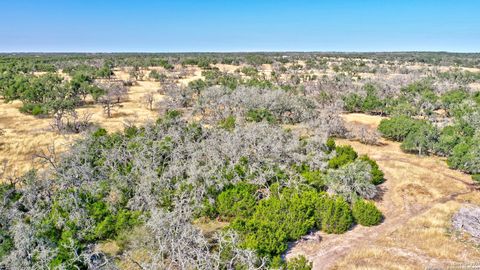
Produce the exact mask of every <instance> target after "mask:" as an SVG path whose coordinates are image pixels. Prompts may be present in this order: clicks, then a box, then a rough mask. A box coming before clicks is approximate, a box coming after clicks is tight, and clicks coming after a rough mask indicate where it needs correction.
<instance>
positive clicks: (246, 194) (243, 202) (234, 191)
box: [216, 183, 257, 219]
mask: <svg viewBox="0 0 480 270" xmlns="http://www.w3.org/2000/svg"><path fill="white" fill-rule="evenodd" d="M256 190H257V188H256V187H255V186H253V185H249V184H243V183H240V184H237V185H235V186H232V187H230V188H227V189H226V190H225V191H223V192H222V193H220V195H218V197H217V200H216V209H217V211H218V213H219V214H220V216H222V217H223V218H226V219H230V218H233V217H237V218H246V217H249V216H251V214H252V213H253V211H254V209H255V205H256V203H257V200H256V198H255V192H256Z"/></svg>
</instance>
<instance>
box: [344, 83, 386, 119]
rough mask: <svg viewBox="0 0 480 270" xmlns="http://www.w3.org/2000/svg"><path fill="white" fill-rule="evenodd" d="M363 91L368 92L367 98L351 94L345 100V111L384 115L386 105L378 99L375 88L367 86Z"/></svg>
mask: <svg viewBox="0 0 480 270" xmlns="http://www.w3.org/2000/svg"><path fill="white" fill-rule="evenodd" d="M363 89H364V90H365V91H366V92H367V94H366V96H365V97H362V96H360V95H358V94H356V93H351V94H349V95H346V96H345V97H344V98H343V101H344V103H345V109H346V110H347V111H349V112H366V113H383V111H384V110H385V104H384V102H383V101H382V100H381V99H380V98H379V97H378V95H377V90H376V88H375V86H374V85H372V84H365V85H364V86H363Z"/></svg>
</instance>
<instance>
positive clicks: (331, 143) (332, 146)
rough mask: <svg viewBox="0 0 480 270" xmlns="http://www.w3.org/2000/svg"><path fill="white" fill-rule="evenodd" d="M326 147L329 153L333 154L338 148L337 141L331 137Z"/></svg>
mask: <svg viewBox="0 0 480 270" xmlns="http://www.w3.org/2000/svg"><path fill="white" fill-rule="evenodd" d="M325 146H326V147H327V153H331V152H332V151H333V150H335V148H336V145H335V140H334V139H333V138H331V137H330V138H328V139H327V142H326V143H325Z"/></svg>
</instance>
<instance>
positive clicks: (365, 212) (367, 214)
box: [352, 199, 383, 226]
mask: <svg viewBox="0 0 480 270" xmlns="http://www.w3.org/2000/svg"><path fill="white" fill-rule="evenodd" d="M352 214H353V217H354V218H355V222H357V223H358V224H361V225H363V226H375V225H378V224H380V222H382V219H383V215H382V213H381V212H380V210H378V209H377V207H376V206H375V204H374V203H373V202H369V201H365V200H362V199H360V200H357V201H356V202H355V203H354V204H353V207H352Z"/></svg>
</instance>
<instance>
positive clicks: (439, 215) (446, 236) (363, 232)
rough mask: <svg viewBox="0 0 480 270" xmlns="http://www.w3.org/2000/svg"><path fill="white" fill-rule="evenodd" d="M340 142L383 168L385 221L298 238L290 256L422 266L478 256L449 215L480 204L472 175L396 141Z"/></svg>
mask: <svg viewBox="0 0 480 270" xmlns="http://www.w3.org/2000/svg"><path fill="white" fill-rule="evenodd" d="M344 118H345V119H346V121H347V122H358V123H362V124H365V125H369V126H371V127H376V126H377V125H378V123H379V122H380V120H381V117H378V116H370V115H362V114H351V115H345V116H344ZM338 143H340V144H348V145H351V146H353V147H354V149H355V150H356V151H357V152H358V153H360V154H368V155H369V156H370V157H371V158H373V159H375V160H376V161H377V162H378V164H379V166H380V168H381V169H382V171H384V172H385V178H386V179H387V181H386V182H385V183H384V184H382V185H381V190H382V196H381V198H379V199H378V200H377V206H378V207H379V208H380V209H381V210H382V212H383V214H384V215H385V221H384V222H383V223H382V224H380V225H378V226H377V227H370V228H368V227H362V226H357V227H356V228H354V229H353V230H351V231H349V232H347V233H345V234H342V235H328V234H324V233H316V234H318V235H319V238H320V239H321V241H317V240H316V239H318V238H317V237H314V238H313V239H311V240H306V241H305V240H304V241H300V242H299V243H297V244H296V245H295V246H293V247H292V249H291V250H290V251H289V256H295V255H298V254H304V255H306V256H307V258H309V259H311V260H312V261H313V262H314V265H315V267H316V268H318V269H330V268H334V269H345V268H349V269H424V268H425V267H446V266H449V265H455V264H458V263H465V262H475V261H479V260H480V250H479V249H478V248H477V247H475V246H474V245H472V244H471V243H468V242H463V241H461V240H460V239H457V238H456V237H455V235H454V233H453V232H452V231H451V222H450V220H451V217H452V215H453V214H454V213H455V212H456V211H457V210H458V208H459V207H460V205H461V204H463V203H473V204H479V203H480V193H479V188H478V187H477V186H475V185H474V183H473V182H472V180H471V177H470V176H469V175H466V174H464V173H461V172H458V171H454V170H451V169H449V168H448V167H447V165H446V163H445V161H444V160H442V159H441V158H438V157H420V156H416V155H412V154H407V153H404V152H403V151H402V150H401V149H400V144H399V143H395V142H390V141H385V140H383V141H382V145H380V146H372V145H364V144H361V143H358V142H353V141H348V140H338Z"/></svg>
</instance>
